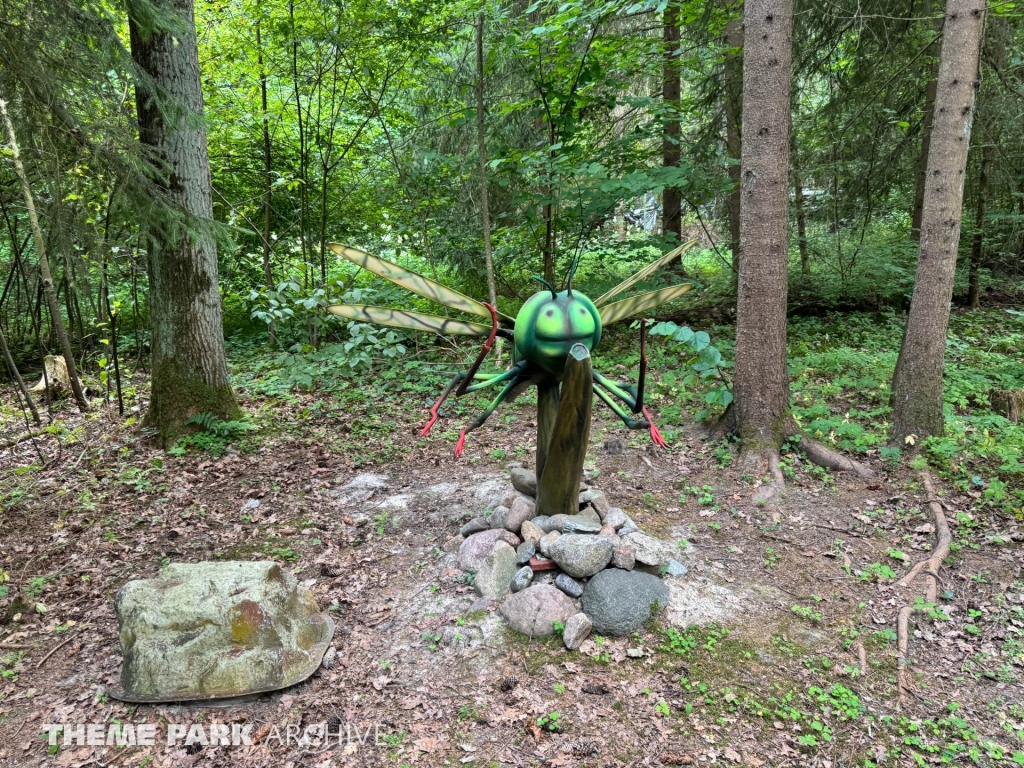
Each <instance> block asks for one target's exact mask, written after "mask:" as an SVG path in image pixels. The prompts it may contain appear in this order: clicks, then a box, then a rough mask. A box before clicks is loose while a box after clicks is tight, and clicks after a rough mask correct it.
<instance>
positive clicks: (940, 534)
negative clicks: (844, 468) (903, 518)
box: [896, 470, 952, 705]
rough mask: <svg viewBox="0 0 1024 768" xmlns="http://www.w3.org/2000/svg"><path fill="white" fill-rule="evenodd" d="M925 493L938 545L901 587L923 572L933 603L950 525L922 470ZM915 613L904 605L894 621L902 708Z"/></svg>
mask: <svg viewBox="0 0 1024 768" xmlns="http://www.w3.org/2000/svg"><path fill="white" fill-rule="evenodd" d="M921 480H922V481H923V484H924V487H925V490H926V491H927V492H928V506H929V508H930V509H931V513H932V515H933V516H934V517H935V534H936V536H937V538H938V542H937V543H936V545H935V549H934V550H932V554H931V556H930V557H929V558H928V559H927V560H922V561H921V562H920V563H918V564H917V565H915V566H914V567H913V568H912V569H911V570H910V572H909V573H908V574H907V575H906V576H904V577H903V579H901V580H900V582H899V584H900V586H902V587H905V586H908V585H909V584H910V582H911V581H913V580H914V578H915V577H916V576H917V574H919V573H921V572H922V571H923V572H924V574H925V576H927V577H928V586H927V587H926V588H925V601H926V602H928V603H932V604H934V603H935V602H936V601H937V600H938V599H939V583H940V581H941V579H940V578H939V568H940V567H941V566H942V561H943V560H944V559H945V558H946V555H948V554H949V545H950V542H951V541H952V536H951V535H950V532H949V523H947V521H946V515H945V513H943V511H942V502H940V501H939V499H938V498H937V497H936V496H935V489H934V488H933V487H932V479H931V475H929V474H928V471H927V470H925V471H923V472H921ZM914 612H915V609H914V608H913V606H909V605H905V606H903V607H902V608H900V612H899V615H898V617H897V619H896V680H897V685H898V687H899V701H900V704H901V705H902V704H903V703H904V702H906V699H907V691H908V690H909V689H908V687H907V653H908V651H909V649H910V617H911V615H913V614H914Z"/></svg>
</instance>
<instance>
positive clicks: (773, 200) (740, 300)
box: [731, 0, 793, 464]
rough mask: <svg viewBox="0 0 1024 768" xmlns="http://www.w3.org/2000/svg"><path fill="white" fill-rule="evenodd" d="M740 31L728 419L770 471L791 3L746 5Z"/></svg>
mask: <svg viewBox="0 0 1024 768" xmlns="http://www.w3.org/2000/svg"><path fill="white" fill-rule="evenodd" d="M743 26H744V32H745V34H744V38H745V43H744V51H743V114H742V119H743V126H744V139H743V150H742V165H741V173H740V184H741V192H742V202H741V204H740V256H739V283H738V286H737V318H736V373H735V377H734V383H733V396H734V398H735V399H734V401H733V403H732V409H731V411H732V413H731V418H732V419H733V424H734V429H735V431H736V432H737V433H738V434H739V437H740V440H741V453H742V454H746V456H747V457H748V459H752V460H753V461H756V462H758V463H763V461H764V460H765V459H767V460H768V463H769V464H770V462H771V457H772V456H777V454H778V447H779V445H781V443H782V440H783V438H784V436H785V429H786V420H787V417H788V416H789V374H788V371H787V368H786V299H787V289H788V280H787V267H788V261H789V252H788V251H789V132H790V79H791V75H790V69H791V63H792V47H793V2H792V0H747V2H746V3H745V4H744V8H743ZM745 463H748V464H749V463H752V462H751V461H750V460H748V461H746V462H745Z"/></svg>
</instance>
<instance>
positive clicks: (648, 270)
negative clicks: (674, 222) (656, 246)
mask: <svg viewBox="0 0 1024 768" xmlns="http://www.w3.org/2000/svg"><path fill="white" fill-rule="evenodd" d="M696 242H697V241H696V240H691V241H690V242H688V243H683V244H682V245H680V246H679V247H678V248H676V249H675V250H672V251H669V252H668V253H666V254H665V255H664V256H662V257H661V258H660V259H658V260H657V261H655V262H654V263H652V264H648V265H647V266H646V267H644V268H643V269H641V270H640V271H639V272H637V273H636V274H635V275H633V276H632V277H630V278H628V279H627V280H624V281H623V282H621V283H619V284H618V285H616V286H615V287H614V288H612V289H611V290H610V291H608V293H606V294H604V295H603V296H599V297H598V298H597V299H595V300H594V306H595V307H598V308H600V307H603V306H604V305H605V304H607V303H608V302H609V301H611V300H612V299H613V298H614V297H615V296H618V295H619V294H620V293H622V292H623V291H624V290H626V289H627V288H632V287H633V286H634V285H636V284H637V283H639V282H640V281H641V280H645V279H646V278H648V277H650V276H651V275H653V274H654V273H655V272H656V271H657V270H659V269H661V268H662V267H663V266H665V265H666V264H668V263H669V262H670V261H672V259H674V258H675V257H676V256H678V255H680V254H681V253H685V252H686V251H688V250H689V249H690V248H692V247H693V246H694V245H695V244H696Z"/></svg>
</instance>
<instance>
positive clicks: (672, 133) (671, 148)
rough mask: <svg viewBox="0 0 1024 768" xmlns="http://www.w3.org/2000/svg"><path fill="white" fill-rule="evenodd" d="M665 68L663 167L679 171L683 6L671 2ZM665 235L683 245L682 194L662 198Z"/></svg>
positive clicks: (667, 12) (672, 192)
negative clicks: (681, 23)
mask: <svg viewBox="0 0 1024 768" xmlns="http://www.w3.org/2000/svg"><path fill="white" fill-rule="evenodd" d="M664 42H665V68H664V73H663V74H662V81H661V100H662V108H663V109H664V110H665V136H664V138H663V139H662V164H663V165H664V167H665V168H677V167H679V157H680V151H679V138H680V126H679V95H680V83H679V6H678V5H677V4H676V3H674V2H670V3H669V5H668V7H667V8H665V16H664ZM661 216H662V218H661V221H662V234H664V235H665V236H666V237H674V238H675V242H676V243H681V242H683V201H682V196H681V195H680V194H679V190H678V189H677V188H675V187H665V191H664V192H662V195H661Z"/></svg>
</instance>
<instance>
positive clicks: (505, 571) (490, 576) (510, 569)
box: [473, 541, 516, 600]
mask: <svg viewBox="0 0 1024 768" xmlns="http://www.w3.org/2000/svg"><path fill="white" fill-rule="evenodd" d="M515 575H516V551H515V550H514V549H512V547H510V546H509V545H508V544H506V543H505V542H504V541H498V542H495V544H494V547H493V548H492V549H491V554H489V555H488V556H487V557H486V558H484V561H483V563H482V564H481V565H480V570H478V571H477V572H476V578H475V579H474V580H473V589H475V590H476V593H477V594H478V595H480V597H489V598H491V599H492V600H500V599H501V598H503V597H504V596H505V595H507V594H508V590H509V585H510V584H511V583H512V577H513V576H515Z"/></svg>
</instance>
